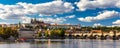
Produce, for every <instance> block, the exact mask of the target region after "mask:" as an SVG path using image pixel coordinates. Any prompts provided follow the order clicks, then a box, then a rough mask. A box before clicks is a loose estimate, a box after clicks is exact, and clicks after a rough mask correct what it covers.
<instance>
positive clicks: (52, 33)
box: [39, 29, 65, 38]
mask: <svg viewBox="0 0 120 48" xmlns="http://www.w3.org/2000/svg"><path fill="white" fill-rule="evenodd" d="M43 35H44V36H45V37H52V38H55V37H56V38H58V37H64V36H65V30H63V29H53V30H46V31H45V33H44V34H43ZM41 36H42V32H39V37H41Z"/></svg>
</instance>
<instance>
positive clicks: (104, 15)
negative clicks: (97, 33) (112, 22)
mask: <svg viewBox="0 0 120 48" xmlns="http://www.w3.org/2000/svg"><path fill="white" fill-rule="evenodd" d="M119 14H120V13H119V12H117V11H104V12H103V13H100V14H99V15H97V16H95V17H93V16H87V17H85V18H78V20H79V21H83V22H94V21H98V20H104V19H109V18H113V17H117V16H119Z"/></svg>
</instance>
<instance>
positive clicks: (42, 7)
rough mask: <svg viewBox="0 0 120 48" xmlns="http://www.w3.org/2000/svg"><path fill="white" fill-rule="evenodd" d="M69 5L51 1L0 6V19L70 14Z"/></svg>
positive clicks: (70, 8) (70, 7)
mask: <svg viewBox="0 0 120 48" xmlns="http://www.w3.org/2000/svg"><path fill="white" fill-rule="evenodd" d="M73 9H74V7H73V6H72V4H71V3H68V2H62V1H52V2H47V3H38V4H32V3H22V2H19V3H16V4H15V5H4V4H0V19H21V18H23V17H25V16H33V15H36V14H38V15H48V16H49V15H55V14H63V13H68V12H71V11H72V10H73Z"/></svg>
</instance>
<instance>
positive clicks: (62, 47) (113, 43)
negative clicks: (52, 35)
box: [0, 39, 120, 48]
mask: <svg viewBox="0 0 120 48" xmlns="http://www.w3.org/2000/svg"><path fill="white" fill-rule="evenodd" d="M119 47H120V40H82V39H40V40H39V41H36V42H22V43H16V42H14V43H11V42H0V48H119Z"/></svg>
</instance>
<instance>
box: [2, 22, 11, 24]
mask: <svg viewBox="0 0 120 48" xmlns="http://www.w3.org/2000/svg"><path fill="white" fill-rule="evenodd" d="M0 24H10V23H8V22H0Z"/></svg>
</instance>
